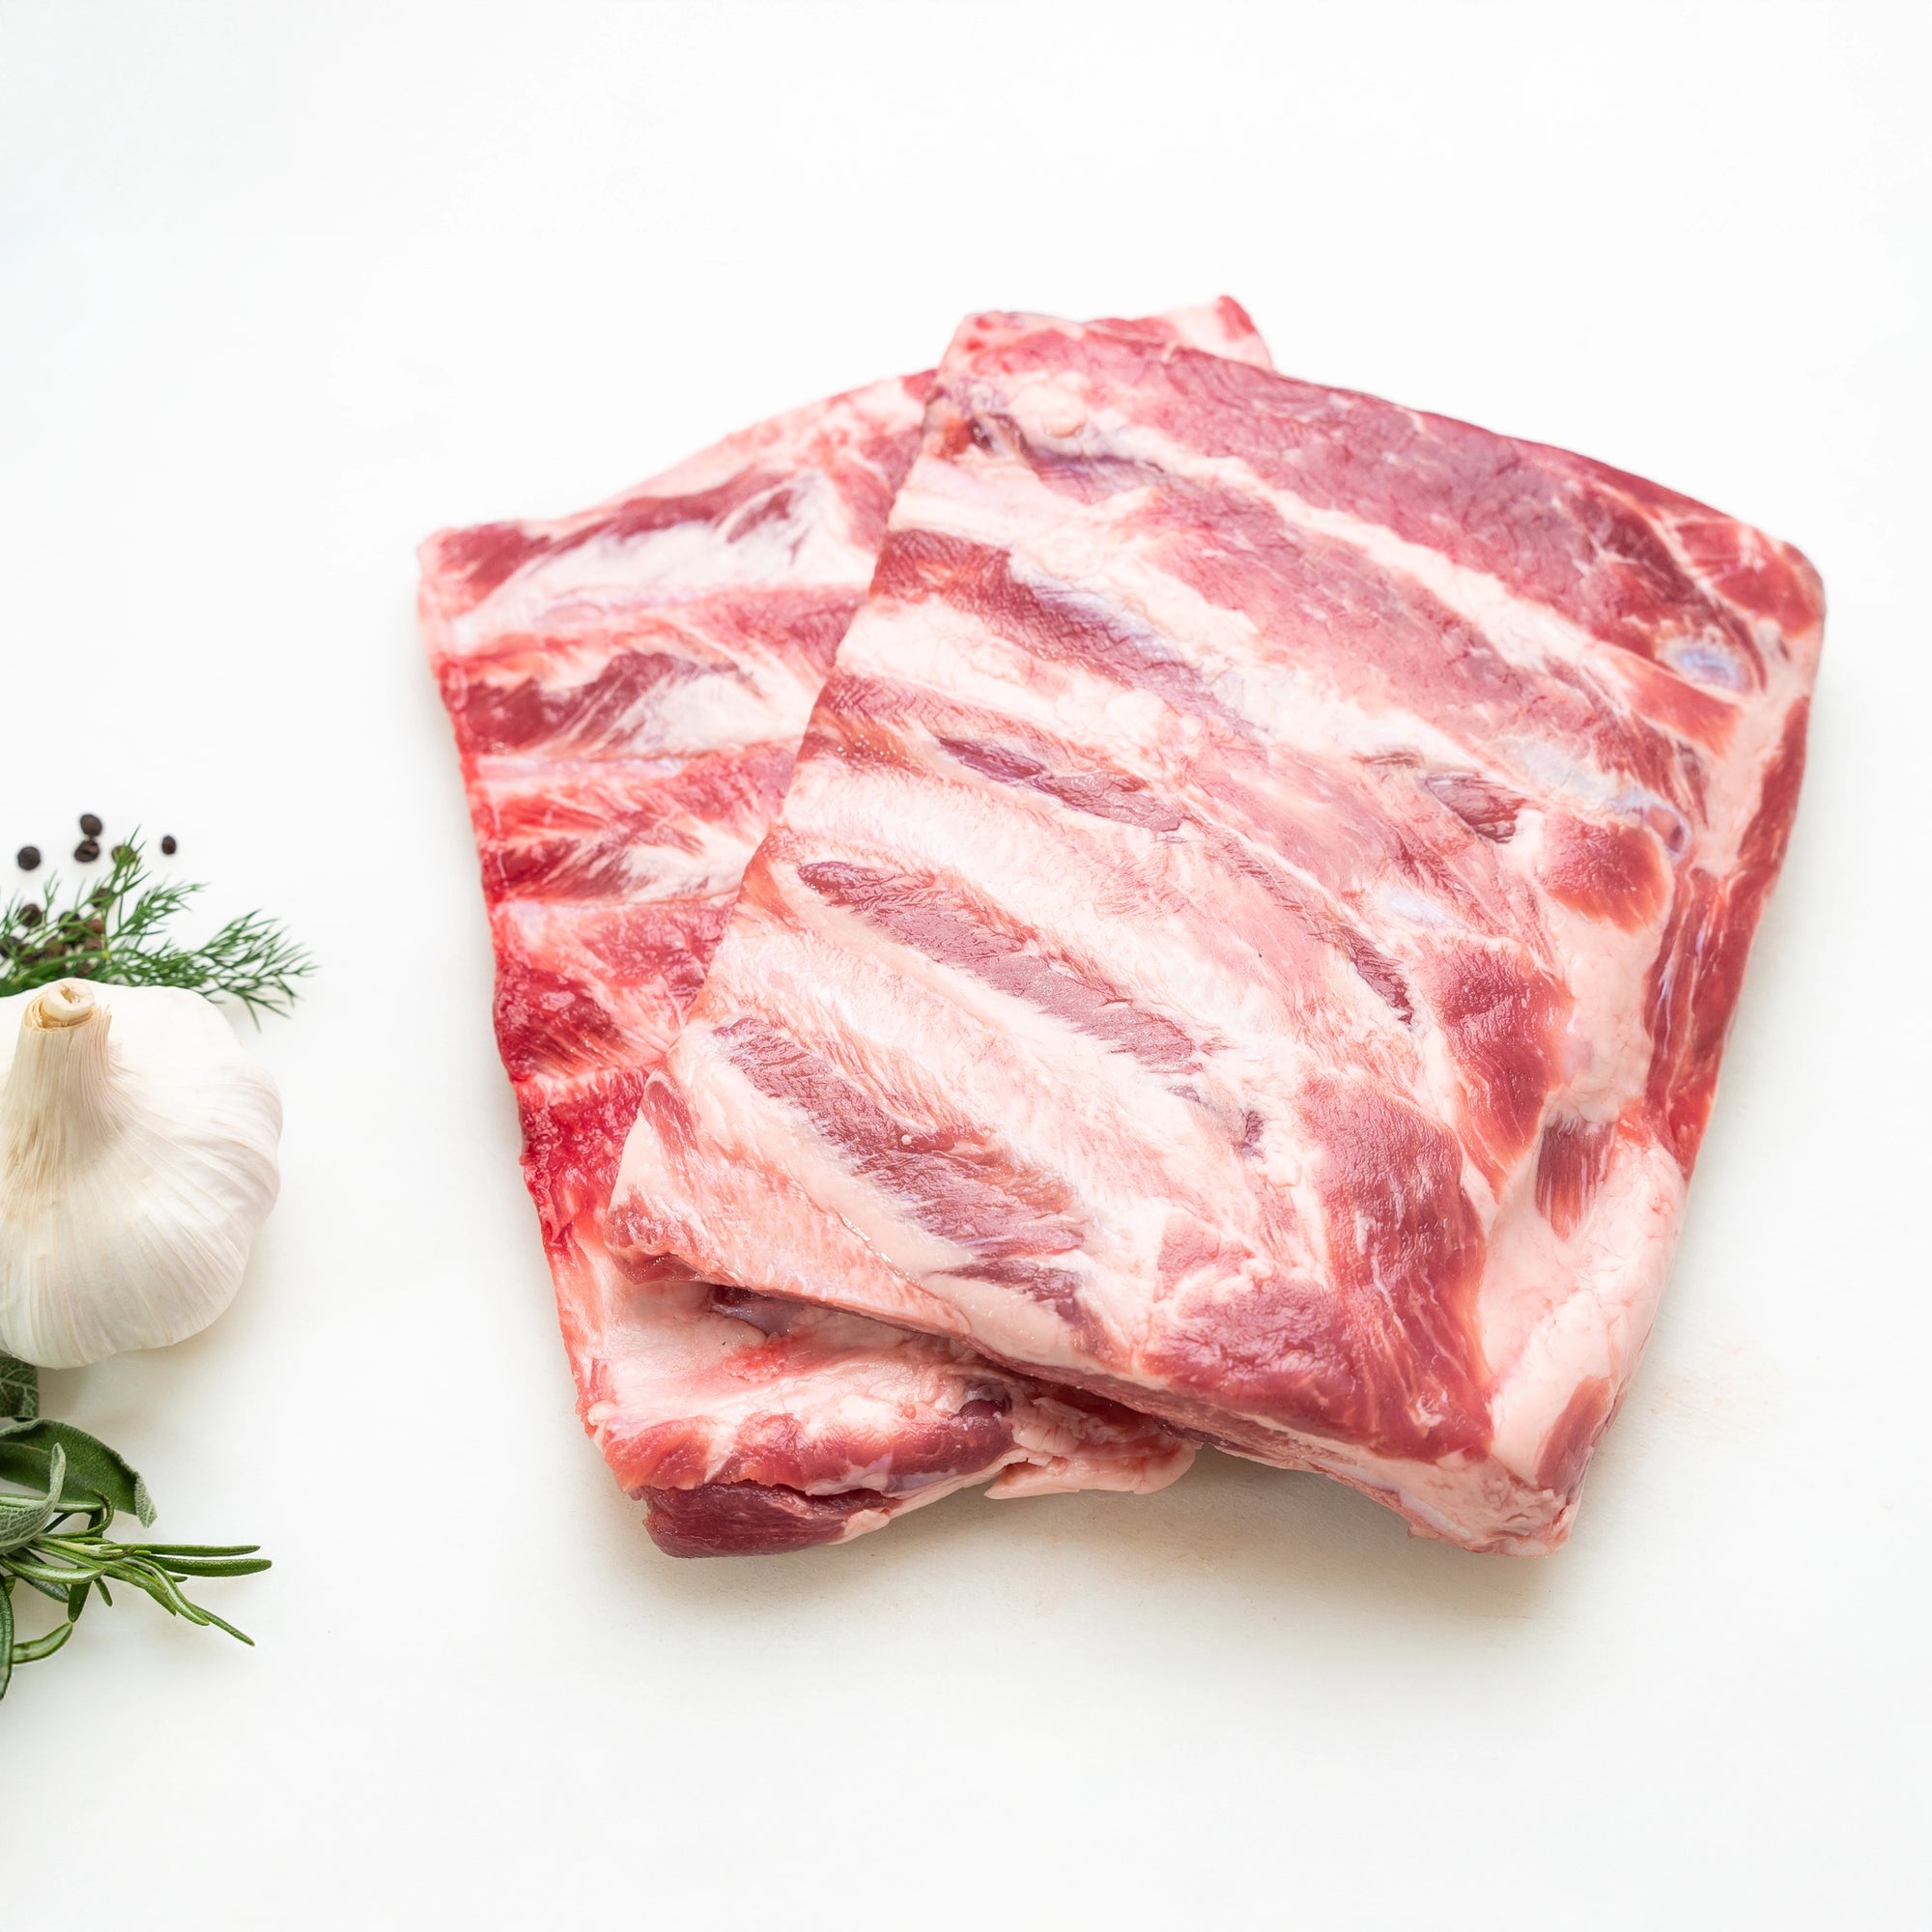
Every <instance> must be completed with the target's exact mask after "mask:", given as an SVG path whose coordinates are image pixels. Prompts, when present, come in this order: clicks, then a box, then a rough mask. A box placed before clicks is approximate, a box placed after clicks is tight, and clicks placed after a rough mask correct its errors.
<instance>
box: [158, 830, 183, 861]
mask: <svg viewBox="0 0 1932 1932" xmlns="http://www.w3.org/2000/svg"><path fill="white" fill-rule="evenodd" d="M180 849H181V848H180V846H178V845H177V844H176V843H175V835H174V834H173V833H172V832H170V833H169V834H168V835H167V837H166V838H163V839H162V840H161V850H162V851H163V852H165V853H166V854H167V855H168V857H169V858H170V859H172V858H173V857H174V856H175V854H176V853H177V852H178V851H179V850H180Z"/></svg>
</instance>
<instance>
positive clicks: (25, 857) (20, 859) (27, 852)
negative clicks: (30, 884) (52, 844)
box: [14, 845, 41, 872]
mask: <svg viewBox="0 0 1932 1932" xmlns="http://www.w3.org/2000/svg"><path fill="white" fill-rule="evenodd" d="M40 863H41V848H40V847H39V846H38V845H22V846H21V847H20V849H19V850H18V851H17V852H15V853H14V864H15V865H16V866H18V867H19V868H20V869H21V871H23V872H31V871H32V870H33V869H34V867H37V866H38V865H39V864H40Z"/></svg>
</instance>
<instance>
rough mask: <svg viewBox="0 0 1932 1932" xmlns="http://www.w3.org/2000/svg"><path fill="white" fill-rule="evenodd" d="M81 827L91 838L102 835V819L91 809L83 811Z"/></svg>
mask: <svg viewBox="0 0 1932 1932" xmlns="http://www.w3.org/2000/svg"><path fill="white" fill-rule="evenodd" d="M80 829H81V830H82V831H83V832H85V833H86V834H87V836H88V837H89V838H99V837H100V821H99V819H98V818H97V817H95V815H94V814H93V812H91V811H83V812H82V813H81V814H80Z"/></svg>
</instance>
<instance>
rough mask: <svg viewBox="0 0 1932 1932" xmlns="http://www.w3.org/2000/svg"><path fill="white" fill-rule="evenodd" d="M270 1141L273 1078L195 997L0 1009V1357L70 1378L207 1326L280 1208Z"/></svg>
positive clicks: (168, 990)
mask: <svg viewBox="0 0 1932 1932" xmlns="http://www.w3.org/2000/svg"><path fill="white" fill-rule="evenodd" d="M281 1131H282V1103H281V1100H280V1099H279V1097H278V1096H277V1095H276V1093H275V1084H274V1082H273V1081H272V1080H271V1079H270V1077H269V1074H268V1071H267V1069H266V1068H264V1067H262V1066H260V1065H257V1064H256V1063H255V1062H254V1061H253V1060H251V1059H250V1058H249V1057H248V1055H247V1054H246V1053H244V1052H243V1051H242V1049H241V1043H240V1041H238V1040H237V1039H236V1037H235V1035H234V1032H233V1031H232V1030H231V1028H230V1027H229V1024H228V1022H227V1020H226V1019H225V1018H224V1017H223V1016H222V1014H221V1012H220V1010H219V1009H217V1008H216V1007H214V1006H213V1005H212V1004H211V1003H210V1002H209V1001H207V1000H205V999H203V998H202V997H201V995H200V994H199V993H189V992H185V991H184V990H182V989H181V988H180V987H175V986H112V985H104V984H96V983H95V982H94V981H92V980H60V981H59V982H58V983H57V984H55V985H51V986H43V987H41V988H39V989H38V990H36V991H34V992H31V993H15V994H14V995H13V996H12V997H11V998H9V999H4V1000H0V1352H5V1353H7V1354H10V1355H16V1356H18V1357H19V1358H20V1359H21V1360H22V1361H27V1362H33V1363H36V1364H38V1365H39V1366H40V1367H42V1368H43V1369H71V1368H78V1367H80V1366H81V1365H82V1364H83V1363H87V1362H98V1361H99V1360H101V1359H102V1358H103V1357H104V1356H107V1355H114V1354H119V1353H120V1352H121V1351H122V1350H125V1349H154V1348H159V1347H162V1346H163V1345H164V1344H166V1343H169V1342H179V1341H181V1340H183V1339H184V1338H185V1337H186V1336H189V1335H193V1334H196V1333H198V1332H199V1331H200V1330H201V1329H203V1328H206V1327H207V1326H208V1324H209V1323H210V1322H211V1321H213V1320H214V1318H215V1317H216V1316H217V1315H219V1314H220V1313H221V1312H222V1310H223V1309H225V1308H226V1307H227V1306H228V1304H229V1303H230V1302H231V1301H232V1300H234V1298H235V1291H236V1290H237V1289H238V1288H240V1287H241V1271H242V1268H243V1266H244V1265H245V1264H246V1263H247V1259H248V1244H249V1243H250V1241H252V1240H253V1239H254V1237H255V1233H256V1230H257V1229H259V1228H260V1227H261V1225H262V1223H263V1221H264V1220H265V1219H266V1218H267V1216H268V1212H269V1209H270V1208H272V1207H273V1206H274V1203H275V1191H276V1187H277V1185H278V1184H279V1172H278V1169H277V1167H276V1161H275V1149H276V1144H277V1142H278V1141H279V1140H280V1138H281Z"/></svg>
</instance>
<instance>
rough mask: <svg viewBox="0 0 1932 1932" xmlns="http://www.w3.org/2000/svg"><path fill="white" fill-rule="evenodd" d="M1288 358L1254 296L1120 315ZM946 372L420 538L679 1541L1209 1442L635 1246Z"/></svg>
mask: <svg viewBox="0 0 1932 1932" xmlns="http://www.w3.org/2000/svg"><path fill="white" fill-rule="evenodd" d="M1103 327H1109V328H1111V329H1112V331H1113V332H1114V334H1115V335H1116V336H1117V337H1118V338H1119V339H1120V340H1121V341H1122V344H1123V345H1124V344H1132V345H1134V346H1135V347H1136V350H1137V352H1138V353H1151V354H1154V355H1158V354H1160V353H1162V352H1163V350H1164V349H1165V348H1166V347H1167V346H1168V345H1172V344H1175V343H1179V342H1182V341H1186V342H1193V343H1199V344H1203V345H1205V346H1207V347H1210V348H1214V349H1217V350H1220V351H1222V352H1223V353H1226V354H1229V355H1243V356H1248V357H1250V358H1253V359H1256V360H1261V361H1264V360H1265V351H1264V349H1263V348H1262V347H1261V343H1260V338H1259V337H1258V336H1257V335H1255V333H1254V330H1253V327H1252V325H1250V324H1249V323H1248V322H1247V319H1246V317H1245V316H1243V315H1242V314H1241V313H1240V311H1239V309H1238V308H1237V307H1236V305H1235V304H1234V303H1232V302H1224V303H1222V304H1220V305H1218V306H1216V307H1214V308H1211V309H1207V310H1200V311H1190V312H1186V313H1183V314H1181V315H1179V316H1177V317H1175V318H1172V319H1171V320H1169V321H1165V322H1155V323H1140V324H1117V325H1107V326H1103ZM929 384H930V378H929V377H925V376H922V377H916V378H911V379H908V380H905V381H893V382H886V383H881V384H876V385H875V386H873V387H872V388H869V389H864V390H860V391H857V392H855V393H853V394H851V395H846V396H840V397H836V398H834V399H833V400H831V401H829V402H826V403H821V404H818V405H815V406H813V407H811V408H809V409H805V410H801V411H799V412H795V413H793V414H790V415H786V416H781V417H779V418H777V419H776V420H774V421H771V422H768V423H764V424H762V425H760V426H758V427H757V428H755V429H753V430H749V431H746V432H745V433H744V434H743V435H740V436H736V437H733V438H731V439H729V440H727V441H725V442H724V443H722V444H720V445H718V446H717V447H716V448H714V449H711V450H707V451H705V452H704V453H703V454H701V455H699V456H696V457H694V458H693V459H691V461H690V462H688V463H686V464H684V465H682V466H680V467H679V468H678V469H675V470H673V471H671V472H670V473H669V474H668V475H666V476H662V477H660V478H658V479H656V480H655V481H654V482H652V483H649V484H646V485H644V486H643V487H642V488H640V489H639V490H637V491H635V492H633V493H631V494H630V495H628V496H626V497H622V498H620V499H618V500H616V501H614V502H611V503H609V504H606V505H604V506H602V507H600V508H598V509H595V510H592V511H588V512H586V513H584V514H583V515H581V516H577V517H572V518H569V519H566V520H563V521H560V522H554V523H503V524H488V525H483V526H478V527H475V528H470V529H459V530H450V531H445V532H443V533H442V534H440V535H439V536H437V537H434V538H432V539H431V540H430V541H429V542H428V543H427V544H425V545H424V547H423V553H422V563H423V585H422V600H421V602H422V618H423V631H424V637H425V639H426V641H427V643H428V647H429V651H430V656H431V659H432V662H433V663H434V665H435V668H436V670H437V672H438V675H439V678H440V683H441V688H442V692H443V696H444V699H445V701H446V703H447V706H448V709H449V714H450V718H451V720H452V722H453V724H454V725H455V729H456V736H457V742H458V747H459V750H460V752H461V754H462V760H463V771H464V778H465V782H466V786H467V789H468V792H469V804H470V810H471V815H472V818H473V821H474V824H475V829H476V838H477V843H478V846H479V848H480V852H481V856H482V862H483V881H484V889H485V894H486V896H487V898H488V900H489V904H490V919H491V926H492V931H493V935H494V939H495V944H496V952H497V1038H498V1041H499V1044H500V1046H501V1050H502V1056H503V1062H504V1065H505V1066H506V1067H507V1068H508V1070H509V1072H510V1075H511V1077H512V1079H513V1080H514V1081H515V1083H516V1090H517V1095H518V1101H519V1105H520V1108H521V1111H522V1117H523V1123H524V1134H525V1153H524V1166H525V1173H526V1179H527V1181H528V1184H529V1190H530V1194H531V1196H532V1198H533V1199H534V1201H535V1203H536V1206H537V1210H538V1214H539V1216H540V1218H541V1222H542V1227H543V1236H544V1240H545V1244H546V1247H547V1249H548V1252H549V1256H550V1261H551V1267H552V1272H553V1275H554V1282H555V1287H556V1294H557V1304H558V1310H559V1314H560V1317H561V1321H562V1326H563V1332H564V1339H565V1342H566V1344H567V1346H568V1349H569V1352H570V1358H571V1363H572V1367H573V1369H574V1371H575V1374H576V1378H577V1383H578V1389H579V1394H580V1406H581V1408H582V1414H583V1417H584V1420H585V1423H586V1425H587V1426H588V1427H589V1428H590V1429H591V1430H592V1432H593V1433H594V1435H596V1437H597V1440H598V1442H599V1444H600V1445H601V1447H602V1448H603V1451H604V1453H605V1455H606V1457H607V1458H608V1460H609V1461H610V1463H611V1467H612V1469H613V1470H614V1471H615V1472H616V1474H617V1476H618V1479H619V1480H620V1481H621V1482H622V1483H623V1484H624V1486H625V1488H626V1489H627V1490H629V1491H630V1492H632V1493H633V1494H635V1495H639V1496H640V1497H642V1498H643V1499H644V1501H645V1502H646V1504H647V1505H648V1510H649V1516H648V1521H649V1526H650V1529H651V1532H652V1534H653V1535H654V1536H655V1537H656V1538H657V1540H658V1542H659V1543H660V1544H661V1545H663V1547H664V1548H667V1549H669V1550H671V1551H672V1552H673V1553H678V1554H708V1553H715V1552H721V1551H727V1550H750V1549H788V1548H801V1547H803V1546H806V1545H809V1544H814V1543H825V1542H832V1541H837V1540H839V1539H841V1538H843V1537H847V1536H850V1535H853V1534H856V1533H857V1532H859V1531H861V1530H864V1529H868V1528H872V1527H875V1526H877V1525H878V1524H879V1523H882V1522H884V1521H885V1520H887V1519H888V1518H889V1517H890V1516H891V1515H892V1514H893V1513H894V1512H895V1511H897V1510H900V1509H903V1508H906V1507H908V1506H910V1505H912V1504H915V1503H919V1502H925V1501H929V1500H931V1499H932V1498H933V1497H935V1496H938V1495H943V1494H945V1493H946V1492H948V1491H950V1490H953V1489H956V1488H958V1487H960V1486H961V1485H963V1484H968V1483H980V1482H985V1481H987V1480H988V1479H996V1480H995V1483H994V1492H995V1493H999V1494H1008V1495H1013V1494H1023V1493H1028V1492H1044V1491H1052V1490H1058V1489H1070V1488H1079V1487H1098V1488H1108V1489H1126V1490H1147V1489H1155V1488H1158V1487H1160V1486H1161V1485H1162V1484H1163V1483H1166V1482H1169V1481H1171V1480H1172V1479H1173V1478H1174V1476H1176V1475H1177V1474H1179V1471H1180V1470H1181V1469H1182V1468H1184V1467H1185V1466H1186V1463H1187V1460H1188V1458H1189V1456H1190V1455H1191V1454H1192V1453H1193V1452H1192V1448H1191V1445H1189V1444H1188V1443H1186V1442H1184V1441H1182V1440H1181V1439H1180V1438H1179V1437H1178V1436H1177V1435H1175V1434H1174V1433H1173V1432H1172V1431H1171V1430H1169V1429H1168V1428H1166V1427H1165V1426H1164V1425H1162V1424H1161V1423H1159V1422H1157V1421H1154V1420H1151V1419H1149V1418H1147V1417H1144V1416H1141V1415H1137V1414H1133V1413H1129V1412H1128V1411H1126V1410H1124V1409H1122V1408H1119V1407H1117V1406H1115V1405H1114V1404H1112V1403H1110V1402H1108V1401H1105V1400H1096V1399H1094V1398H1093V1397H1091V1396H1089V1395H1086V1394H1083V1393H1081V1392H1079V1391H1075V1390H1064V1389H1050V1388H1046V1387H1043V1386H1041V1385H1040V1384H1039V1383H1037V1381H1035V1380H1034V1379H1032V1378H1028V1377H1025V1376H1021V1375H1016V1374H1013V1373H1011V1372H1009V1371H1005V1370H1001V1369H997V1368H993V1367H991V1366H989V1365H988V1364H986V1363H984V1362H982V1361H980V1360H978V1359H976V1358H975V1357H974V1356H973V1355H972V1354H971V1352H970V1351H969V1350H966V1349H964V1348H963V1347H961V1346H960V1345H959V1344H957V1343H956V1342H953V1341H951V1340H944V1339H934V1338H931V1337H928V1336H924V1335H916V1334H909V1333H906V1332H905V1331H903V1330H895V1329H891V1328H887V1327H884V1326H882V1325H880V1324H879V1323H877V1322H875V1321H866V1320H863V1319H859V1318H856V1317H853V1316H850V1315H844V1314H839V1313H836V1312H831V1311H827V1310H824V1309H818V1308H804V1307H799V1306H796V1305H791V1304H785V1303H781V1302H778V1301H774V1300H772V1299H770V1298H768V1297H763V1296H759V1295H756V1294H746V1293H736V1292H732V1291H729V1290H714V1289H712V1288H709V1287H706V1286H704V1285H703V1284H700V1283H698V1282H696V1281H694V1280H693V1279H692V1278H691V1276H690V1274H689V1272H688V1271H687V1270H684V1269H682V1268H680V1267H679V1266H677V1265H676V1264H669V1263H665V1262H646V1263H643V1264H637V1265H634V1266H633V1268H632V1269H631V1270H630V1271H629V1272H626V1271H624V1270H623V1269H620V1268H619V1267H617V1266H616V1265H614V1264H613V1263H612V1260H611V1255H610V1254H609V1252H608V1250H607V1248H606V1246H605V1243H604V1240H603V1220H604V1211H605V1208H606V1206H607V1204H608V1202H609V1199H610V1193H611V1183H612V1180H613V1179H614V1177H615V1174H616V1170H617V1161H618V1154H619V1151H620V1150H621V1147H622V1144H623V1139H624V1135H625V1132H626V1130H627V1129H628V1128H629V1126H630V1124H631V1120H632V1116H633V1114H634V1113H635V1111H636V1107H637V1101H638V1095H639V1091H640V1089H641V1086H642V1083H643V1078H644V1076H645V1074H646V1073H647V1072H648V1071H649V1070H650V1069H651V1068H652V1067H653V1066H654V1065H656V1064H657V1061H658V1059H659V1057H660V1055H661V1054H662V1052H663V1050H664V1047H665V1045H666V1043H667V1041H668V1038H669V1037H670V1035H671V1033H672V1032H673V1030H674V1029H675V1027H676V1025H677V1022H678V1019H679V1016H680V1014H681V1013H682V1011H683V1009H684V1008H685V1006H686V1005H688V1004H689V1002H690V1000H691V997H692V995H693V994H694V993H695V992H696V989H697V985H698V982H699V981H700V980H701V979H702V977H703V973H704V967H705V964H706V961H707V960H708V958H709V956H710V953H711V951H712V949H713V947H714V946H715V944H716V942H717V939H718V936H719V934H720V932H721V931H722V930H723V928H724V924H725V915H726V913H727V912H728V910H729V908H730V904H731V901H732V897H733V895H734V894H735V892H736V890H737V886H738V880H739V875H740V873H741V871H742V870H743V867H744V865H745V861H746V859H747V858H748V857H749V856H750V854H751V852H752V850H753V847H754V846H755V845H756V843H757V841H758V839H759V838H760V837H761V836H762V835H763V833H764V831H765V828H766V826H767V824H768V823H769V821H770V819H771V816H772V814H773V812H774V811H775V810H777V808H778V804H779V800H780V798H781V795H782V793H783V790H784V786H785V782H786V780H787V778H788V776H789V773H790V769H791V763H792V756H793V753H795V751H796V749H797V746H798V741H799V737H800V735H801V733H802V732H803V730H804V728H805V724H806V719H807V717H808V715H809V713H810V708H811V703H812V700H813V698H814V697H815V696H817V693H818V690H819V686H820V684H821V683H822V682H823V680H824V677H825V674H826V672H827V670H828V669H829V668H830V666H831V663H832V656H833V652H834V649H835V648H836V646H837V644H838V639H839V638H840V636H841V635H842V633H843V632H844V629H845V626H846V624H847V622H848V621H849V620H850V618H851V615H852V613H853V611H855V610H856V609H857V608H858V606H859V604H860V602H861V600H862V598H863V596H864V593H865V589H866V584H867V580H868V578H869V577H870V575H871V571H872V566H873V563H874V560H875V558H876V555H877V552H878V547H879V543H880V540H881V538H882V536H883V535H884V531H885V523H886V513H887V510H888V508H889V506H890V504H891V502H892V499H893V495H894V492H895V490H896V488H897V487H898V484H899V482H900V479H901V478H902V477H903V475H904V473H905V470H906V469H907V467H908V465H909V464H910V463H911V461H912V458H913V456H914V454H915V452H916V450H917V448H918V443H919V435H920V423H921V418H922V412H923V404H924V401H925V397H926V394H927V390H928V388H929Z"/></svg>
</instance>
